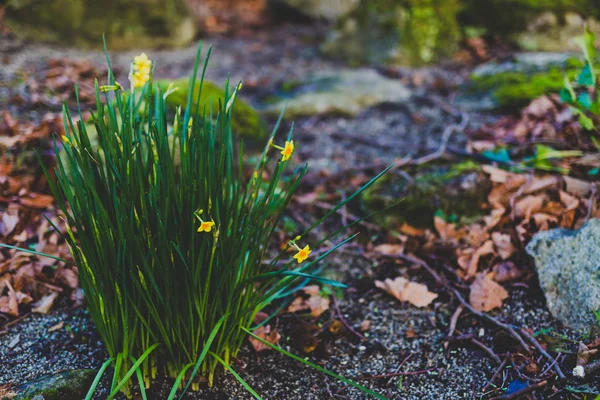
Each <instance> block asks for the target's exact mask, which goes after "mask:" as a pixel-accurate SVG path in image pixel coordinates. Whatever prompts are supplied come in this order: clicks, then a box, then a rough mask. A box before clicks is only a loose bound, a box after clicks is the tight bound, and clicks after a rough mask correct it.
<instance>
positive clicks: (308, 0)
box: [271, 0, 359, 21]
mask: <svg viewBox="0 0 600 400" xmlns="http://www.w3.org/2000/svg"><path fill="white" fill-rule="evenodd" d="M271 2H272V3H273V4H275V5H278V4H284V5H286V6H287V7H289V8H291V9H293V10H296V11H297V12H298V13H300V14H303V15H306V16H308V17H311V18H324V19H327V20H330V21H335V20H336V19H337V18H339V17H341V16H342V15H344V14H346V13H348V12H350V11H351V10H352V9H354V8H355V7H356V6H357V5H358V3H359V0H271Z"/></svg>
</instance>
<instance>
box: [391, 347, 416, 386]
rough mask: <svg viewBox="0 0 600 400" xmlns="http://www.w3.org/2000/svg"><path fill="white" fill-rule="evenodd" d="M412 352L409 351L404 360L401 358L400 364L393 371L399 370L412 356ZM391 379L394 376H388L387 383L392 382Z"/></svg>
mask: <svg viewBox="0 0 600 400" xmlns="http://www.w3.org/2000/svg"><path fill="white" fill-rule="evenodd" d="M413 354H414V353H409V354H408V355H407V356H406V357H405V358H404V360H402V362H401V363H400V365H398V368H396V370H395V371H394V373H396V372H399V371H400V369H401V368H402V366H403V365H404V364H405V363H406V362H407V361H408V360H409V359H410V358H411V357H412V356H413ZM392 379H394V377H393V376H392V377H391V378H390V380H389V381H388V383H387V384H388V385H389V384H391V383H392Z"/></svg>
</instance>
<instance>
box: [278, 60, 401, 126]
mask: <svg viewBox="0 0 600 400" xmlns="http://www.w3.org/2000/svg"><path fill="white" fill-rule="evenodd" d="M289 95H290V98H289V99H283V100H281V101H279V102H278V103H276V104H273V105H271V106H269V107H268V108H267V110H266V112H267V113H268V114H272V115H278V114H279V113H280V112H281V110H282V109H283V107H284V106H285V110H286V111H285V116H286V118H290V119H294V118H296V117H300V116H312V115H323V114H339V115H345V116H356V115H357V114H358V113H359V112H360V111H361V110H363V109H365V108H368V107H372V106H374V105H377V104H381V103H404V102H406V101H407V100H408V99H409V98H410V96H411V92H410V91H409V90H408V89H407V88H406V86H404V85H403V84H402V83H401V82H400V81H398V80H394V79H389V78H386V77H384V76H382V75H380V74H379V73H377V71H374V70H372V69H366V68H365V69H346V70H339V71H333V70H332V71H323V72H319V73H317V74H315V75H313V76H311V77H309V78H308V79H307V80H305V81H304V82H303V83H302V84H301V85H299V86H298V87H297V88H295V89H294V90H293V91H292V92H291V93H290V94H289Z"/></svg>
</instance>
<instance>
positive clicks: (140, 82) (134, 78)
mask: <svg viewBox="0 0 600 400" xmlns="http://www.w3.org/2000/svg"><path fill="white" fill-rule="evenodd" d="M149 80H150V75H149V74H146V73H143V72H141V71H136V72H134V73H133V74H131V83H132V84H133V87H134V88H139V87H142V86H144V85H145V84H146V82H148V81H149Z"/></svg>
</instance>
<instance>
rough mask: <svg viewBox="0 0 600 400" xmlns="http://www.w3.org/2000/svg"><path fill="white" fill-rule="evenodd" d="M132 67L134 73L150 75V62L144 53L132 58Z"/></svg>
mask: <svg viewBox="0 0 600 400" xmlns="http://www.w3.org/2000/svg"><path fill="white" fill-rule="evenodd" d="M133 66H134V69H135V70H136V71H139V72H142V73H144V74H150V70H151V69H152V61H150V60H149V59H148V56H147V55H146V53H142V54H140V55H139V56H135V57H133Z"/></svg>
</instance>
